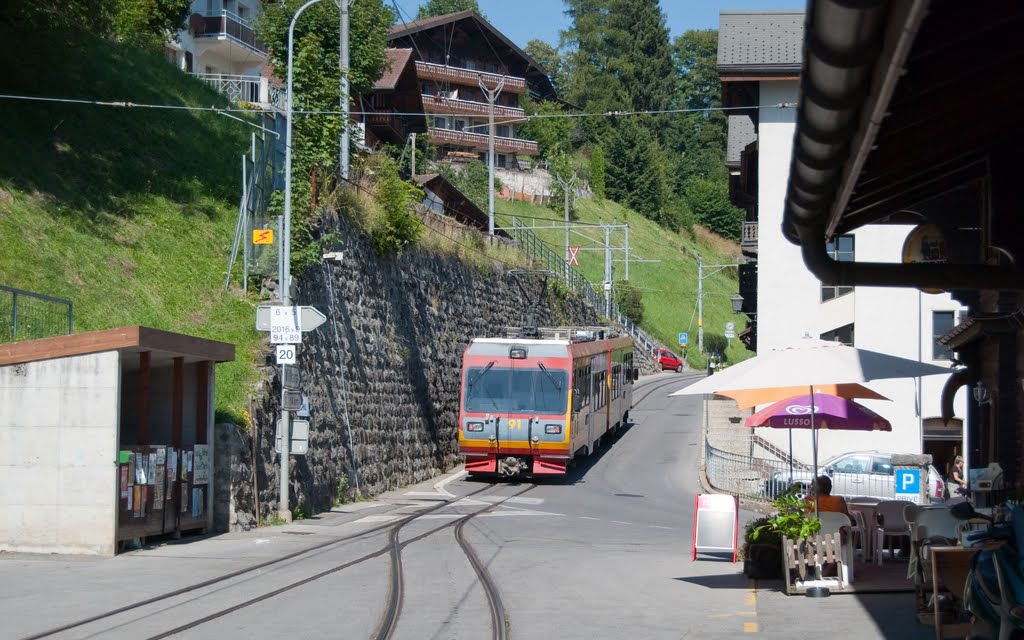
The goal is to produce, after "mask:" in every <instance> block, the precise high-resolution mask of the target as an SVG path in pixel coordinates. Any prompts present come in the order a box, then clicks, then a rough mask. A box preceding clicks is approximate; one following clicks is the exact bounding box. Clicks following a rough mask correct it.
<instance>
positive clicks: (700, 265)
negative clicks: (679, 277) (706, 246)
mask: <svg viewBox="0 0 1024 640" xmlns="http://www.w3.org/2000/svg"><path fill="white" fill-rule="evenodd" d="M697 351H698V353H704V259H703V258H701V257H700V256H697Z"/></svg>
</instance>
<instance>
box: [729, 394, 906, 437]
mask: <svg viewBox="0 0 1024 640" xmlns="http://www.w3.org/2000/svg"><path fill="white" fill-rule="evenodd" d="M812 416H813V418H814V428H815V429H832V430H840V431H892V424H891V423H890V422H889V421H888V420H886V419H885V418H883V417H882V416H880V415H878V414H877V413H875V412H874V411H872V410H871V409H868V408H867V407H865V406H864V405H862V404H858V403H856V402H854V401H853V400H848V399H846V398H840V397H838V396H832V395H828V394H824V393H815V394H814V407H813V411H812V407H811V396H810V394H804V395H802V396H793V397H792V398H786V399H785V400H779V401H778V402H776V403H774V404H771V405H768V406H767V407H765V408H764V409H761V410H760V411H758V412H757V413H754V414H753V415H750V416H748V417H747V419H746V420H745V421H744V424H745V425H746V426H748V427H772V428H775V429H810V428H811V418H812Z"/></svg>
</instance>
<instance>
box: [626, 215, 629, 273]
mask: <svg viewBox="0 0 1024 640" xmlns="http://www.w3.org/2000/svg"><path fill="white" fill-rule="evenodd" d="M626 280H629V225H628V224H627V225H626Z"/></svg>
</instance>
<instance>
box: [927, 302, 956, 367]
mask: <svg viewBox="0 0 1024 640" xmlns="http://www.w3.org/2000/svg"><path fill="white" fill-rule="evenodd" d="M955 325H956V313H954V312H952V311H933V312H932V360H952V359H953V352H952V351H950V350H949V349H947V348H946V347H944V346H942V345H941V344H939V338H941V337H942V336H944V335H946V334H947V333H949V332H950V331H952V330H953V327H954V326H955Z"/></svg>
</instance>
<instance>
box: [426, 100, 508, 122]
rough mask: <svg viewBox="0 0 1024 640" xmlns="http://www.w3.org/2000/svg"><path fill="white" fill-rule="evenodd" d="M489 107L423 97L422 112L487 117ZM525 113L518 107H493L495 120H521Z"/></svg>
mask: <svg viewBox="0 0 1024 640" xmlns="http://www.w3.org/2000/svg"><path fill="white" fill-rule="evenodd" d="M489 109H490V106H489V105H488V104H487V103H486V102H473V101H472V100H459V99H454V100H453V99H452V98H445V97H444V96H431V95H424V96H423V111H425V112H426V113H460V114H466V115H471V116H487V115H488V112H489ZM525 115H526V112H525V111H523V110H522V109H519V108H518V107H503V106H501V105H497V104H496V105H494V117H495V118H515V119H519V118H523V117H524V116H525Z"/></svg>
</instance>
